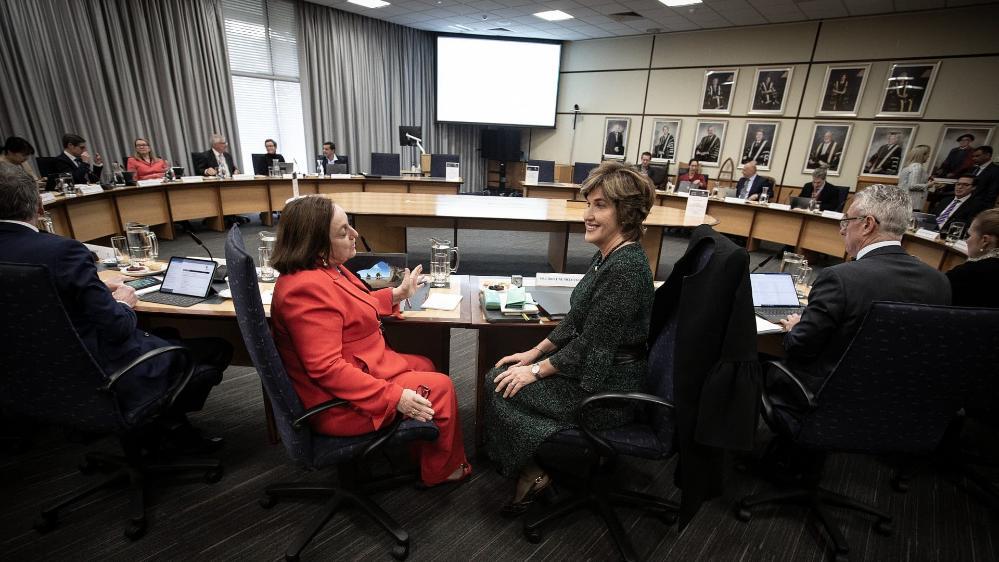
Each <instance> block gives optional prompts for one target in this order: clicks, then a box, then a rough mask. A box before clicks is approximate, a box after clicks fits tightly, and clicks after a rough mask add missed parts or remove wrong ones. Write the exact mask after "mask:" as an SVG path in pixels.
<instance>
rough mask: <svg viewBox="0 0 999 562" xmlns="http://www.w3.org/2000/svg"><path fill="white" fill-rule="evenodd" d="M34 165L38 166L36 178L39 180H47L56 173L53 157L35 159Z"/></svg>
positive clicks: (54, 158)
mask: <svg viewBox="0 0 999 562" xmlns="http://www.w3.org/2000/svg"><path fill="white" fill-rule="evenodd" d="M35 163H36V164H38V177H40V178H47V177H49V176H50V175H52V174H54V173H56V172H55V169H56V157H55V156H38V157H36V158H35Z"/></svg>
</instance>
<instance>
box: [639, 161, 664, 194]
mask: <svg viewBox="0 0 999 562" xmlns="http://www.w3.org/2000/svg"><path fill="white" fill-rule="evenodd" d="M651 162H652V153H651V152H643V153H642V157H641V160H640V161H639V163H638V165H637V166H635V171H636V172H638V173H639V174H642V175H643V176H647V177H648V178H649V179H650V180H652V185H654V186H656V187H659V186H660V185H662V182H663V181H665V180H666V168H663V167H662V166H653V165H652V164H651Z"/></svg>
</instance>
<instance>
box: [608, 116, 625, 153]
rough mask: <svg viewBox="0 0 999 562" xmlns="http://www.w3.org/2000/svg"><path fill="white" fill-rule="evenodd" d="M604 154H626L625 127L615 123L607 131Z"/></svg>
mask: <svg viewBox="0 0 999 562" xmlns="http://www.w3.org/2000/svg"><path fill="white" fill-rule="evenodd" d="M604 154H613V155H614V156H622V155H623V154H624V128H623V127H621V125H620V124H618V123H614V125H612V126H611V129H610V130H609V131H607V142H606V143H604Z"/></svg>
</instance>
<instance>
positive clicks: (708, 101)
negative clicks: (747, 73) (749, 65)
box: [698, 68, 739, 115]
mask: <svg viewBox="0 0 999 562" xmlns="http://www.w3.org/2000/svg"><path fill="white" fill-rule="evenodd" d="M714 78H718V79H719V83H718V85H719V86H720V87H721V96H720V97H722V98H725V104H724V107H722V104H721V103H720V100H719V99H718V98H715V97H713V96H710V95H708V86H709V85H710V84H711V82H712V80H713V79H714ZM738 81H739V69H738V68H712V69H708V70H705V71H704V82H703V83H702V84H701V106H700V110H699V111H698V113H705V114H714V115H729V114H731V113H732V98H734V97H735V86H736V83H738ZM726 92H727V93H726Z"/></svg>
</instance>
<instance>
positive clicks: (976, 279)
mask: <svg viewBox="0 0 999 562" xmlns="http://www.w3.org/2000/svg"><path fill="white" fill-rule="evenodd" d="M947 279H948V280H949V281H950V290H951V304H952V305H954V306H974V307H980V308H999V291H996V287H999V258H986V259H983V260H978V261H969V262H965V263H962V264H961V265H959V266H957V267H955V268H954V269H952V270H950V271H948V272H947Z"/></svg>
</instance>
